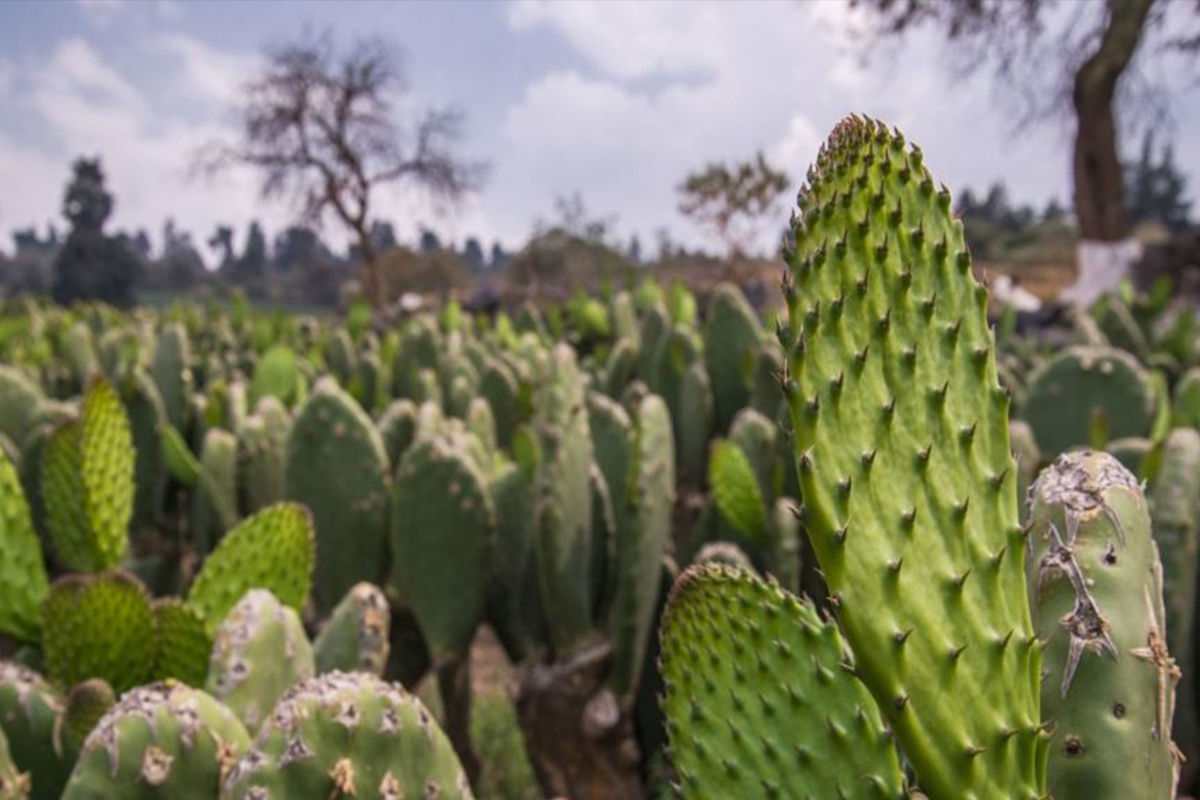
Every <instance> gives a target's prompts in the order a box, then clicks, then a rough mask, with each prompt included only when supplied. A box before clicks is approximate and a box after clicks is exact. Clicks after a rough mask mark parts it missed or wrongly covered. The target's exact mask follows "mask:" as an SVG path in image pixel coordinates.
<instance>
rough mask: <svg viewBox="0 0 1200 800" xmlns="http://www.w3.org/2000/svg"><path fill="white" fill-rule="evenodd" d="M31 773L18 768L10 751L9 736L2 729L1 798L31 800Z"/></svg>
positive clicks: (4, 799)
mask: <svg viewBox="0 0 1200 800" xmlns="http://www.w3.org/2000/svg"><path fill="white" fill-rule="evenodd" d="M29 791H30V778H29V775H28V774H26V773H24V772H21V771H19V770H18V769H17V765H16V764H14V763H13V760H12V755H11V754H10V753H9V751H8V738H7V737H6V736H5V735H4V731H3V730H0V800H29Z"/></svg>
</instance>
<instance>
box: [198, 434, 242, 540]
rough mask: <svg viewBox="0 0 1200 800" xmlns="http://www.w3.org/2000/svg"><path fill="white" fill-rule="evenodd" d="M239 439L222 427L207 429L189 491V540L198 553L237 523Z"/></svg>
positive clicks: (219, 538)
mask: <svg viewBox="0 0 1200 800" xmlns="http://www.w3.org/2000/svg"><path fill="white" fill-rule="evenodd" d="M237 465H238V440H237V437H236V436H234V435H233V434H232V433H230V432H229V431H227V430H225V429H224V428H209V429H208V431H207V432H206V433H205V434H204V447H203V449H202V450H201V451H200V475H199V477H198V479H197V487H196V490H195V491H194V492H193V493H192V508H191V528H192V530H191V533H192V542H193V543H194V544H195V546H196V550H197V551H199V553H200V554H201V555H206V554H208V553H210V552H212V549H213V547H214V546H215V545H216V544H217V542H219V541H221V538H222V537H223V536H224V535H225V532H226V531H227V530H229V529H230V528H232V527H233V526H234V525H236V524H237V520H238V502H237V485H238V478H237Z"/></svg>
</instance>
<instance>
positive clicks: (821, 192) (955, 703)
mask: <svg viewBox="0 0 1200 800" xmlns="http://www.w3.org/2000/svg"><path fill="white" fill-rule="evenodd" d="M809 181H810V184H811V185H810V186H809V187H808V188H806V189H804V190H803V191H802V192H801V194H800V214H799V217H798V218H797V219H796V222H795V225H794V232H795V248H794V250H793V249H792V248H788V250H789V253H788V260H789V263H790V271H789V272H788V273H787V274H786V275H785V280H784V295H785V298H786V299H787V303H788V310H789V325H788V326H787V327H786V328H782V329H781V330H780V331H779V335H780V339H781V343H782V344H783V345H784V349H785V352H786V353H787V367H786V370H785V371H786V375H785V376H784V390H785V396H786V398H787V401H788V405H789V409H790V415H791V421H792V428H793V430H794V437H795V438H794V449H795V459H796V464H797V471H798V474H799V481H800V486H801V490H802V494H803V501H804V508H805V510H806V515H805V521H804V525H805V528H806V529H807V531H808V533H809V538H810V540H811V542H812V545H813V549H814V550H815V552H816V555H817V557H818V559H819V561H820V566H821V569H822V571H823V572H824V575H825V580H826V582H827V583H828V586H829V589H830V593H831V600H832V603H833V605H834V607H835V608H836V609H837V614H838V620H839V623H840V625H841V627H842V630H843V632H844V633H845V636H846V639H847V640H848V641H849V643H850V646H851V647H852V648H853V650H854V656H855V661H856V663H857V673H858V675H859V677H860V678H861V679H862V681H863V682H864V683H865V684H866V686H867V687H868V689H870V691H871V693H872V695H873V696H874V697H875V698H876V701H877V702H878V704H879V706H880V709H881V710H882V711H883V713H884V714H885V715H886V716H887V718H888V721H889V723H890V725H891V727H892V729H893V730H894V731H895V733H896V735H897V738H898V740H899V742H900V745H901V746H902V747H903V749H904V751H905V754H906V755H907V756H908V758H909V759H910V761H911V762H912V765H913V767H914V769H915V771H916V773H917V780H918V783H919V784H920V785H921V787H922V789H923V790H924V791H925V792H926V793H927V794H928V795H929V797H930V798H931V800H962V799H963V798H974V799H975V800H999V799H1000V798H1004V800H1012V798H1021V800H1029V798H1034V797H1040V796H1041V795H1042V794H1043V789H1042V766H1041V765H1042V764H1043V763H1044V760H1043V759H1044V754H1045V747H1046V743H1045V741H1044V739H1042V737H1041V735H1040V733H1039V725H1040V723H1041V720H1040V718H1039V711H1038V708H1039V707H1038V693H1039V685H1038V684H1039V680H1038V676H1039V653H1038V650H1037V647H1036V646H1035V639H1034V636H1033V630H1032V626H1031V621H1030V616H1029V607H1028V599H1027V598H1026V595H1025V577H1024V570H1023V564H1022V547H1021V545H1022V543H1023V537H1022V533H1021V527H1020V525H1019V524H1018V518H1017V497H1016V480H1017V476H1016V468H1015V467H1016V465H1015V464H1014V462H1013V458H1012V454H1011V453H1010V452H1009V440H1008V403H1009V401H1008V396H1007V394H1006V393H1005V392H1004V390H1003V389H1001V387H1000V385H999V383H998V381H997V378H996V366H995V364H996V360H995V353H994V345H993V340H992V335H991V332H990V331H989V330H988V327H987V316H986V313H985V309H986V305H987V293H986V291H985V290H984V288H983V287H982V286H980V285H979V284H977V283H976V282H975V280H974V278H973V277H972V275H971V271H970V257H969V255H968V253H967V250H966V246H965V244H964V243H963V235H962V226H961V224H960V223H958V222H957V221H956V220H954V219H953V217H952V216H951V213H950V195H949V192H948V191H939V190H937V189H936V188H935V187H934V183H933V179H932V178H931V177H930V175H929V173H928V171H927V170H926V169H925V167H924V165H923V163H922V156H921V153H920V151H919V150H917V149H916V148H907V147H906V146H905V143H904V139H903V137H901V136H900V135H899V134H898V133H891V132H889V131H888V130H887V129H886V128H885V127H884V126H882V125H881V124H878V123H875V122H873V121H870V120H863V119H860V118H858V117H850V118H848V119H846V120H845V121H843V122H842V123H841V124H839V125H838V126H837V128H836V129H835V130H834V132H833V135H832V136H831V137H830V139H829V141H828V142H827V143H826V144H825V146H824V148H823V149H822V151H821V154H820V156H819V158H818V161H817V164H816V166H815V168H814V169H812V170H811V171H810V174H809Z"/></svg>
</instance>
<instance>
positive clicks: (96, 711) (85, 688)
mask: <svg viewBox="0 0 1200 800" xmlns="http://www.w3.org/2000/svg"><path fill="white" fill-rule="evenodd" d="M116 704H117V693H116V692H114V691H113V688H112V687H111V686H109V685H108V681H106V680H104V679H103V678H90V679H88V680H86V681H84V682H83V683H80V684H78V685H76V686H73V687H72V688H71V691H70V693H69V694H67V707H66V709H65V710H64V711H63V730H64V734H63V735H64V736H66V738H67V741H68V743H69V746H70V747H71V748H72V749H74V750H77V751H78V750H81V749H83V743H84V741H85V740H86V739H87V737H88V734H90V733H91V732H92V730H93V729H94V728H95V727H96V724H97V723H99V722H100V719H101V718H102V717H103V716H104V715H105V714H107V713H108V710H109V709H110V708H112V707H113V706H115V705H116Z"/></svg>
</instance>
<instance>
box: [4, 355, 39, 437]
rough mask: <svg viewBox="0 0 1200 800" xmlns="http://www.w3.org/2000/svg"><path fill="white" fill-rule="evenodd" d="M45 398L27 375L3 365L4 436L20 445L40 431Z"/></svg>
mask: <svg viewBox="0 0 1200 800" xmlns="http://www.w3.org/2000/svg"><path fill="white" fill-rule="evenodd" d="M43 400H45V396H44V395H43V394H42V390H41V389H40V388H38V386H37V384H36V383H34V382H33V381H32V380H30V379H29V378H28V377H27V376H26V375H25V373H23V372H21V371H20V370H18V369H16V368H15V367H10V366H8V365H7V364H0V433H2V434H4V435H5V436H7V437H8V438H9V440H11V441H12V442H13V443H14V444H17V445H20V444H21V443H22V442H24V441H25V437H26V436H27V435H28V434H29V433H30V432H32V431H33V429H34V428H35V427H36V423H37V419H38V416H39V414H40V412H41V406H42V402H43Z"/></svg>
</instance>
